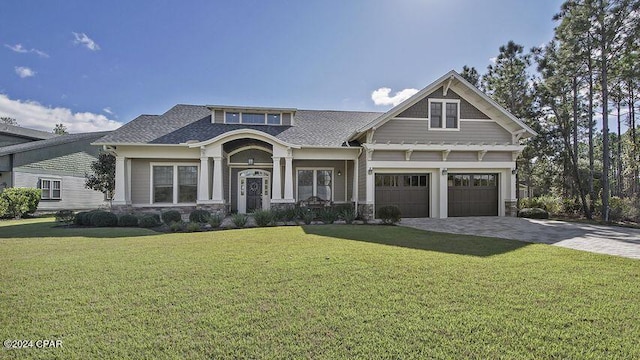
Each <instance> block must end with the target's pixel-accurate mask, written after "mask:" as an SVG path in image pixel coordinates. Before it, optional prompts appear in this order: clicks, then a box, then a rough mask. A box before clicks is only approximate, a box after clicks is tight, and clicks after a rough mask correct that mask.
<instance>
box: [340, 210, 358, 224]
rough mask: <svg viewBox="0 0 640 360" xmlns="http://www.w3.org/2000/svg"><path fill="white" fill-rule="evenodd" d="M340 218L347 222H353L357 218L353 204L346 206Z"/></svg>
mask: <svg viewBox="0 0 640 360" xmlns="http://www.w3.org/2000/svg"><path fill="white" fill-rule="evenodd" d="M340 218H341V219H342V220H344V222H345V223H347V224H351V223H353V221H354V220H355V219H356V210H355V209H354V208H353V206H350V207H348V208H344V209H342V211H340Z"/></svg>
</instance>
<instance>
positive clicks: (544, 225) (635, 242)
mask: <svg viewBox="0 0 640 360" xmlns="http://www.w3.org/2000/svg"><path fill="white" fill-rule="evenodd" d="M400 225H402V226H408V227H413V228H417V229H421V230H427V231H436V232H445V233H453V234H466V235H477V236H487V237H498V238H504V239H513V240H520V241H526V242H532V243H542V244H550V245H554V246H561V247H566V248H571V249H576V250H583V251H590V252H594V253H600V254H609V255H617V256H623V257H628V258H633V259H640V230H637V229H629V228H623V227H617V226H604V225H592V224H583V223H573V222H566V221H557V220H534V219H523V218H513V217H497V216H488V217H486V216H484V217H460V218H448V219H432V218H419V219H418V218H414V219H402V221H401V222H400Z"/></svg>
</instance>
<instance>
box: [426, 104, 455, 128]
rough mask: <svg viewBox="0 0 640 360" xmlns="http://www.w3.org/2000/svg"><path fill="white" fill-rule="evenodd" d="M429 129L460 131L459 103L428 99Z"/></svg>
mask: <svg viewBox="0 0 640 360" xmlns="http://www.w3.org/2000/svg"><path fill="white" fill-rule="evenodd" d="M429 128H430V129H435V130H440V129H442V130H459V129H460V101H459V100H439V99H429Z"/></svg>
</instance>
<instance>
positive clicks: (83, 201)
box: [14, 171, 107, 211]
mask: <svg viewBox="0 0 640 360" xmlns="http://www.w3.org/2000/svg"><path fill="white" fill-rule="evenodd" d="M14 178H15V184H14V186H15V187H32V188H37V187H39V186H40V179H42V178H47V179H56V180H58V179H59V180H61V188H62V191H61V193H60V197H61V199H60V200H41V201H40V204H38V211H55V210H61V209H68V210H86V209H95V208H98V207H100V206H104V205H107V203H106V202H105V201H104V194H103V193H101V192H99V191H95V190H89V189H86V188H85V187H84V181H85V179H84V177H78V176H55V175H51V174H48V173H41V174H37V173H25V172H18V171H16V172H15V174H14Z"/></svg>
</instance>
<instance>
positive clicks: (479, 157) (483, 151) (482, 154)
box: [478, 150, 487, 161]
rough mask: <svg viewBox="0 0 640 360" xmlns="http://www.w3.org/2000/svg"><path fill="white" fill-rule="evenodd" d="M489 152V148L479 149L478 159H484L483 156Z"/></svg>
mask: <svg viewBox="0 0 640 360" xmlns="http://www.w3.org/2000/svg"><path fill="white" fill-rule="evenodd" d="M486 154H487V150H480V151H478V161H482V158H484V156H485V155H486Z"/></svg>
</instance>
